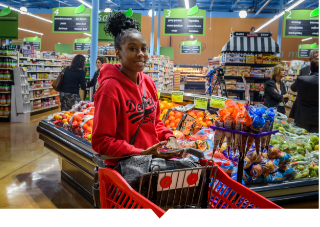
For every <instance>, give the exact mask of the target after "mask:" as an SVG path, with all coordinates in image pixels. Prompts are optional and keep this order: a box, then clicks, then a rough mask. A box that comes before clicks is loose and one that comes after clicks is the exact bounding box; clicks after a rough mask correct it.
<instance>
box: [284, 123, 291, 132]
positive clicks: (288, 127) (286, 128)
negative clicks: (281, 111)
mask: <svg viewBox="0 0 320 227" xmlns="http://www.w3.org/2000/svg"><path fill="white" fill-rule="evenodd" d="M282 127H283V128H284V129H285V130H287V131H289V130H291V128H290V126H289V125H288V124H284V125H282Z"/></svg>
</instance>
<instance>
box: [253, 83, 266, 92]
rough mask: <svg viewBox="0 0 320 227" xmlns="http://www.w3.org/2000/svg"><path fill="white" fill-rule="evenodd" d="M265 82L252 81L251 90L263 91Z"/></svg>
mask: <svg viewBox="0 0 320 227" xmlns="http://www.w3.org/2000/svg"><path fill="white" fill-rule="evenodd" d="M263 90H264V83H251V85H250V91H263Z"/></svg>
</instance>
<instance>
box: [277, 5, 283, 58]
mask: <svg viewBox="0 0 320 227" xmlns="http://www.w3.org/2000/svg"><path fill="white" fill-rule="evenodd" d="M279 4H280V5H279V13H281V12H282V11H283V0H280V1H279ZM282 20H283V16H281V17H279V25H278V40H277V43H278V44H279V47H280V51H279V52H280V53H279V54H277V56H278V57H280V56H281V34H282Z"/></svg>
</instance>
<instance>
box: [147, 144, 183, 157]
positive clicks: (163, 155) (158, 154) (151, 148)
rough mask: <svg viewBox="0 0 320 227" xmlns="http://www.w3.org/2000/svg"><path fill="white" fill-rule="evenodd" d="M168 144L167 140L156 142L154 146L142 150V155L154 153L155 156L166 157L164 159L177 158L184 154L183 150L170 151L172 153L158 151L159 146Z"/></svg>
mask: <svg viewBox="0 0 320 227" xmlns="http://www.w3.org/2000/svg"><path fill="white" fill-rule="evenodd" d="M166 144H167V141H163V142H160V143H158V144H155V145H153V146H152V147H149V148H148V149H146V150H143V151H141V155H152V156H153V157H155V158H164V159H170V158H176V157H178V156H181V155H182V151H177V152H174V153H170V154H163V153H160V152H159V151H158V148H160V147H162V146H164V145H166Z"/></svg>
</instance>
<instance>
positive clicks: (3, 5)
mask: <svg viewBox="0 0 320 227" xmlns="http://www.w3.org/2000/svg"><path fill="white" fill-rule="evenodd" d="M0 6H2V7H4V8H8V7H9V6H8V5H5V4H2V3H0ZM10 9H12V10H14V11H17V12H19V13H22V14H25V15H28V16H31V17H35V18H37V19H40V20H44V21H46V22H50V23H52V21H51V20H48V19H45V18H43V17H39V16H36V15H34V14H32V13H28V12H27V13H24V12H22V11H20V10H18V9H16V8H14V7H11V6H10Z"/></svg>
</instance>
